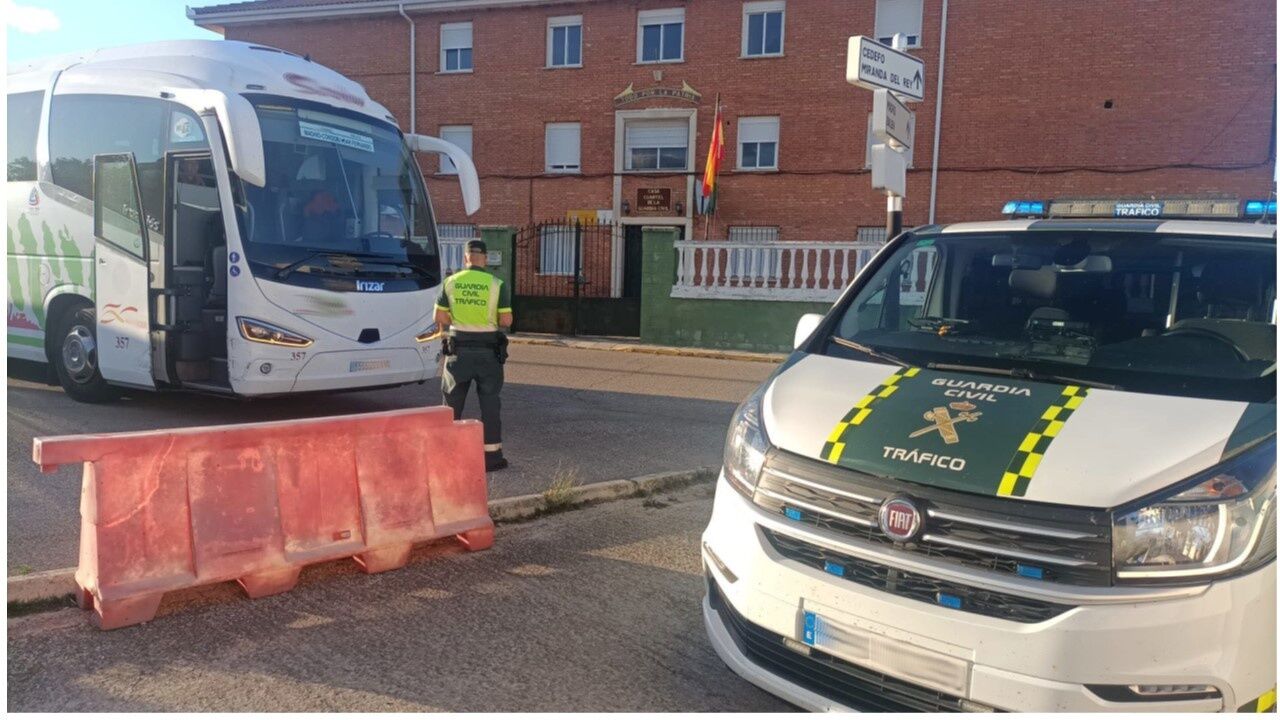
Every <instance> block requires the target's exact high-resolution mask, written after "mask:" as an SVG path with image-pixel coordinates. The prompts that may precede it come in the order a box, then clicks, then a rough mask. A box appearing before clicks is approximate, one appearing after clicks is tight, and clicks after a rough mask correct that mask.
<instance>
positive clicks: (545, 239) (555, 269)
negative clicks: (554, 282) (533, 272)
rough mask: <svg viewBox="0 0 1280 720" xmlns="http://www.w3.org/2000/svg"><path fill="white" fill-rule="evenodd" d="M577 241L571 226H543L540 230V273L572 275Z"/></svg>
mask: <svg viewBox="0 0 1280 720" xmlns="http://www.w3.org/2000/svg"><path fill="white" fill-rule="evenodd" d="M576 245H577V240H576V238H575V233H574V228H573V227H572V226H570V225H543V226H542V228H540V229H539V230H538V273H539V274H541V275H572V274H573V265H574V263H575V262H576V258H574V252H575V251H576V250H577V248H576Z"/></svg>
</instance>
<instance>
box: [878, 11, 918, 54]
mask: <svg viewBox="0 0 1280 720" xmlns="http://www.w3.org/2000/svg"><path fill="white" fill-rule="evenodd" d="M885 3H915V7H916V10H917V11H918V12H916V23H915V27H914V28H910V27H907V28H888V27H884V26H882V25H881V24H880V22H881V21H880V19H881V17H882V16H883V13H881V12H880V8H881V7H883V6H884V4H885ZM875 30H876V34H875V37H876V40H877V41H881V42H883V39H884V38H890V42H886V43H884V44H885V45H892V44H893V43H892V38H893V36H894V35H896V34H898V33H902V34H903V35H906V36H907V47H908V48H918V47H920V46H921V43H922V42H923V41H924V0H876V27H875ZM911 30H915V32H910V31H911ZM912 36H915V42H912V41H911V37H912Z"/></svg>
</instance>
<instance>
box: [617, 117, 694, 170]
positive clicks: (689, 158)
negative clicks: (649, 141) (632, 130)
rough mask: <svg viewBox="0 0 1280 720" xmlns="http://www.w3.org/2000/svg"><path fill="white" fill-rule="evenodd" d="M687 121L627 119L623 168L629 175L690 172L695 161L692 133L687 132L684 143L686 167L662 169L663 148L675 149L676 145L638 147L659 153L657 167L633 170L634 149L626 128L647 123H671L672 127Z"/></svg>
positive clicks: (624, 135)
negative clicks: (628, 138) (632, 154)
mask: <svg viewBox="0 0 1280 720" xmlns="http://www.w3.org/2000/svg"><path fill="white" fill-rule="evenodd" d="M686 122H687V120H685V119H679V118H667V117H661V118H659V117H653V118H649V117H637V118H627V119H625V120H624V121H623V128H622V168H623V170H624V171H626V172H629V173H669V172H688V171H689V169H690V168H691V167H692V163H693V161H694V159H693V151H694V149H693V137H692V132H691V131H686V133H685V141H684V167H670V168H669V167H662V150H663V148H673V147H676V146H675V145H640V146H638V147H643V148H649V147H652V148H654V149H656V150H657V151H658V159H657V167H652V168H633V167H631V150H632V149H633V148H632V147H631V146H630V145H628V144H627V141H626V133H627V131H626V128H627V126H628V125H631V124H633V123H635V124H639V125H644V124H647V123H670V124H671V125H677V124H683V123H686Z"/></svg>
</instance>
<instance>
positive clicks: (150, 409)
mask: <svg viewBox="0 0 1280 720" xmlns="http://www.w3.org/2000/svg"><path fill="white" fill-rule="evenodd" d="M42 368H43V366H35V365H30V364H25V363H21V364H20V363H16V362H13V361H11V362H10V370H9V392H8V399H9V411H8V412H9V418H8V420H9V425H8V427H9V443H8V452H9V455H8V483H9V487H8V489H9V507H8V520H9V525H8V527H9V530H8V560H7V567H8V573H9V574H10V575H13V574H21V573H26V572H32V571H38V570H49V569H54V568H61V567H70V566H72V565H74V564H75V563H76V558H77V548H78V535H79V493H80V469H79V468H76V467H64V468H61V469H60V470H58V471H57V472H56V473H53V474H50V475H42V474H40V471H39V469H38V468H37V467H36V466H35V465H34V464H32V462H31V440H32V438H34V437H37V436H41V435H66V434H74V433H86V432H115V431H125V430H148V429H153V428H167V427H184V426H195V425H218V424H225V423H240V422H255V421H266V420H281V419H287V418H299V417H316V416H323V415H343V414H349V413H361V412H373V411H378V410H392V409H396V408H404V407H413V406H418V405H424V404H430V405H437V404H439V403H440V393H439V386H438V383H436V382H435V381H432V382H429V383H426V384H424V385H414V386H408V387H404V388H396V389H392V390H381V391H376V392H359V393H342V394H334V395H318V396H307V397H295V398H284V399H270V400H260V401H252V402H246V401H240V400H230V399H224V398H216V397H207V396H200V395H188V394H177V393H174V394H157V393H138V394H136V395H132V396H130V397H126V398H124V399H122V400H121V401H119V402H116V403H113V404H110V405H84V404H80V403H76V402H74V401H72V400H71V399H70V398H68V397H67V396H66V395H65V394H64V393H63V391H62V389H61V388H59V387H56V386H52V387H51V386H48V385H45V384H43V383H41V382H39V377H40V372H41V370H42ZM772 369H773V365H771V364H768V363H760V362H747V361H733V360H714V359H707V358H689V357H672V356H664V355H650V354H643V353H628V352H608V351H600V350H584V349H577V348H562V347H547V346H536V345H523V344H512V346H511V359H510V361H509V362H508V364H507V386H506V388H505V389H504V391H503V425H504V435H505V437H504V438H503V440H504V446H505V449H506V455H507V457H508V458H509V459H510V460H511V464H512V466H511V468H509V469H508V470H505V471H502V472H499V473H494V474H491V475H490V476H489V493H490V496H491V497H509V496H512V495H523V494H527V493H537V492H541V491H543V490H545V489H546V488H547V487H549V486H550V485H551V484H552V482H553V481H555V479H556V478H557V477H559V476H568V477H571V478H574V479H575V480H576V481H577V482H579V483H587V482H597V481H601V480H614V479H618V478H628V477H635V476H637V475H645V474H649V473H655V472H663V471H672V470H688V469H692V468H696V467H702V466H715V465H718V464H719V463H720V455H721V452H722V449H723V444H724V436H725V431H726V429H727V425H728V422H729V418H730V416H731V415H732V414H733V409H734V407H735V406H736V405H737V403H738V402H740V401H741V399H742V398H744V397H746V396H747V394H749V393H750V392H751V390H752V389H754V388H755V386H756V385H757V384H759V382H760V381H761V380H763V379H764V378H765V377H766V376H767V375H768V374H769V373H770V372H771V371H772ZM466 415H467V416H468V417H478V408H477V407H476V404H475V401H474V396H473V397H472V402H471V404H470V406H469V407H468V408H467V413H466Z"/></svg>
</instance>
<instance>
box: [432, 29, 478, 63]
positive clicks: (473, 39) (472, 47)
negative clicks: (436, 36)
mask: <svg viewBox="0 0 1280 720" xmlns="http://www.w3.org/2000/svg"><path fill="white" fill-rule="evenodd" d="M464 27H465V28H466V29H467V35H468V36H469V37H470V38H471V42H470V43H468V44H467V45H465V46H464V45H445V44H444V37H445V33H446V32H447V31H449V30H460V29H462V28H464ZM475 45H476V37H475V27H474V26H473V25H472V24H471V21H467V22H456V23H442V24H441V25H440V72H442V73H469V72H471V71H472V70H474V69H475V66H476V49H475ZM450 50H470V51H471V66H470V67H465V68H455V69H453V70H450V69H449V65H448V62H447V61H446V59H445V58H446V57H447V56H448V53H449V51H450Z"/></svg>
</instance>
